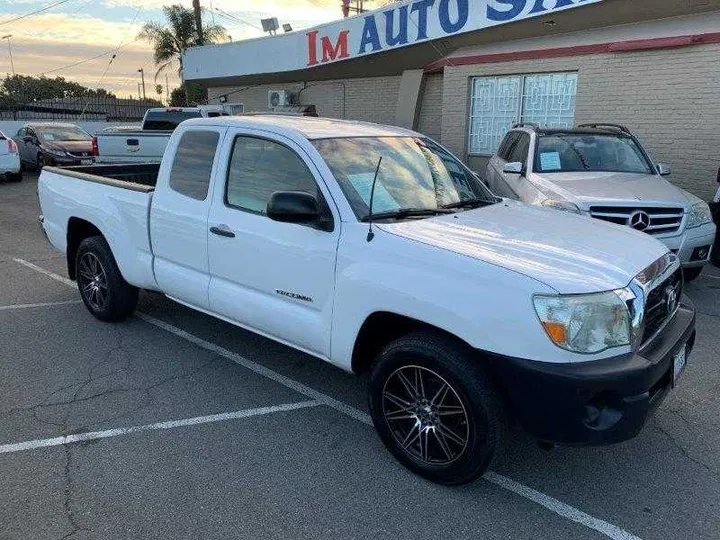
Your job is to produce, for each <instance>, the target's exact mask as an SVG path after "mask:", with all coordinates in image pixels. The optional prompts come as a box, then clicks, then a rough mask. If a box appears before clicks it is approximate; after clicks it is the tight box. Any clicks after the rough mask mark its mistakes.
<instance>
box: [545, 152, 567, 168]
mask: <svg viewBox="0 0 720 540" xmlns="http://www.w3.org/2000/svg"><path fill="white" fill-rule="evenodd" d="M540 167H541V168H542V170H543V171H559V170H560V169H562V164H561V163H560V152H541V153H540Z"/></svg>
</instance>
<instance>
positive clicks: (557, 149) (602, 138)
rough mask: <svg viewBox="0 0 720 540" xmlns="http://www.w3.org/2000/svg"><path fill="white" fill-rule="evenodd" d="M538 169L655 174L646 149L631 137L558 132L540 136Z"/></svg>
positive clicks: (537, 158)
mask: <svg viewBox="0 0 720 540" xmlns="http://www.w3.org/2000/svg"><path fill="white" fill-rule="evenodd" d="M534 169H535V172H543V173H554V172H581V171H594V172H623V173H640V174H652V173H653V169H652V168H651V166H650V164H649V163H648V160H647V159H646V157H645V155H644V154H643V151H642V149H641V148H640V146H639V145H638V143H637V142H635V140H634V139H633V138H631V137H626V136H622V135H596V134H573V133H557V134H552V135H539V136H538V144H537V152H535V166H534Z"/></svg>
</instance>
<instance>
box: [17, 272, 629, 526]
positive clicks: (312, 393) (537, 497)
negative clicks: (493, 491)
mask: <svg viewBox="0 0 720 540" xmlns="http://www.w3.org/2000/svg"><path fill="white" fill-rule="evenodd" d="M13 260H14V261H15V262H17V263H20V264H22V265H24V266H26V267H28V268H31V269H33V270H35V271H37V272H40V273H41V274H45V275H46V276H48V277H50V278H52V279H54V280H56V281H59V282H61V283H65V284H66V285H69V286H71V287H73V288H75V283H74V282H72V281H70V280H69V279H67V278H64V277H62V276H60V275H58V274H55V273H53V272H50V271H49V270H45V269H44V268H40V267H39V266H36V265H34V264H33V263H31V262H28V261H25V260H23V259H18V258H15V259H13ZM136 316H137V317H139V318H140V319H142V320H144V321H146V322H148V323H150V324H152V325H153V326H156V327H158V328H162V329H163V330H165V331H167V332H170V333H171V334H174V335H176V336H177V337H179V338H182V339H184V340H185V341H189V342H190V343H193V344H195V345H197V346H198V347H201V348H203V349H205V350H207V351H211V352H214V353H215V354H218V355H220V356H222V357H223V358H227V359H228V360H232V361H233V362H235V363H236V364H239V365H241V366H243V367H244V368H246V369H249V370H250V371H253V372H254V373H257V374H259V375H262V376H263V377H267V378H268V379H271V380H273V381H275V382H277V383H279V384H282V385H283V386H286V387H287V388H290V389H292V390H295V391H296V392H298V393H300V394H303V395H305V396H308V397H310V398H312V400H313V401H311V402H306V403H315V402H318V403H321V404H323V405H327V406H328V407H332V408H333V409H335V410H337V411H340V412H342V413H343V414H346V415H347V416H349V417H351V418H354V419H355V420H358V421H360V422H362V423H364V424H367V425H372V420H371V419H370V415H368V414H367V413H364V412H363V411H361V410H359V409H356V408H355V407H352V406H350V405H347V404H345V403H342V402H341V401H338V400H336V399H334V398H332V397H330V396H328V395H326V394H323V393H322V392H318V391H317V390H314V389H312V388H310V387H309V386H306V385H304V384H302V383H300V382H298V381H295V380H294V379H290V378H289V377H286V376H285V375H281V374H280V373H277V372H276V371H273V370H271V369H269V368H267V367H265V366H263V365H260V364H257V363H255V362H253V361H252V360H248V359H247V358H244V357H243V356H240V355H239V354H237V353H234V352H232V351H230V350H228V349H225V348H223V347H220V346H219V345H216V344H214V343H211V342H209V341H205V340H204V339H202V338H199V337H197V336H195V335H193V334H190V333H189V332H186V331H185V330H182V329H180V328H177V327H175V326H173V325H171V324H168V323H166V322H164V321H161V320H159V319H156V318H155V317H152V316H150V315H147V314H145V313H136ZM60 444H62V443H60ZM484 478H485V479H486V480H487V481H489V482H491V483H493V484H495V485H496V486H499V487H502V488H503V489H506V490H508V491H511V492H512V493H515V494H516V495H519V496H521V497H524V498H525V499H527V500H530V501H532V502H534V503H536V504H539V505H540V506H542V507H544V508H546V509H548V510H550V511H552V512H554V513H555V514H557V515H559V516H562V517H564V518H566V519H569V520H570V521H574V522H576V523H579V524H581V525H584V526H585V527H587V528H589V529H592V530H595V531H597V532H599V533H601V534H603V535H605V536H607V537H608V538H612V539H613V540H641V539H640V538H639V537H637V536H635V535H633V534H631V533H629V532H627V531H625V530H624V529H621V528H620V527H617V526H616V525H613V524H612V523H608V522H606V521H603V520H601V519H598V518H595V517H593V516H591V515H590V514H586V513H585V512H583V511H582V510H578V509H577V508H575V507H573V506H570V505H568V504H565V503H563V502H561V501H559V500H557V499H555V498H553V497H551V496H549V495H546V494H544V493H541V492H540V491H537V490H534V489H533V488H531V487H528V486H525V485H523V484H521V483H519V482H516V481H515V480H512V479H511V478H508V477H506V476H502V475H500V474H497V473H495V472H492V471H489V472H488V473H486V474H485V477H484Z"/></svg>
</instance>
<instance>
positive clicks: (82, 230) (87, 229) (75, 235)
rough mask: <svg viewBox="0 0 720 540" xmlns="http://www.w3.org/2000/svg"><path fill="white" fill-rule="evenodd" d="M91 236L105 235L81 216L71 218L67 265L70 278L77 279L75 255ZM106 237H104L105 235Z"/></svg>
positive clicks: (68, 233)
mask: <svg viewBox="0 0 720 540" xmlns="http://www.w3.org/2000/svg"><path fill="white" fill-rule="evenodd" d="M91 236H103V234H102V233H101V232H100V229H98V228H97V227H96V226H95V225H93V224H92V223H90V222H89V221H85V220H84V219H80V218H76V217H73V218H70V221H69V222H68V227H67V251H66V253H67V265H68V275H69V276H70V279H73V280H74V279H75V255H76V254H77V250H78V247H80V244H81V243H82V241H83V240H85V239H86V238H90V237H91ZM103 238H104V237H103Z"/></svg>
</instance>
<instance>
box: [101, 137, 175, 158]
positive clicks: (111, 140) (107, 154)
mask: <svg viewBox="0 0 720 540" xmlns="http://www.w3.org/2000/svg"><path fill="white" fill-rule="evenodd" d="M170 135H172V132H170V131H155V132H153V131H125V132H122V131H120V132H114V133H102V132H101V133H98V134H97V135H96V138H97V143H98V153H99V155H98V157H97V159H96V161H97V162H98V163H140V162H141V163H160V161H162V156H163V153H165V147H166V146H167V144H168V141H169V140H170Z"/></svg>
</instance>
